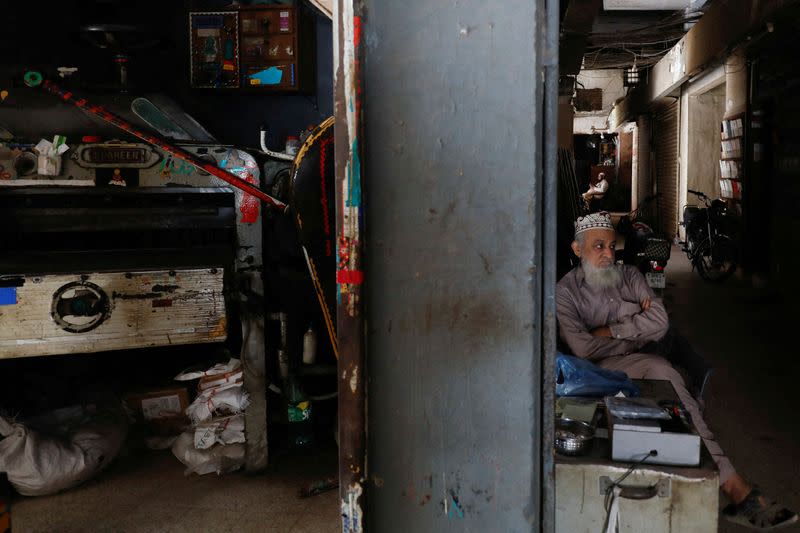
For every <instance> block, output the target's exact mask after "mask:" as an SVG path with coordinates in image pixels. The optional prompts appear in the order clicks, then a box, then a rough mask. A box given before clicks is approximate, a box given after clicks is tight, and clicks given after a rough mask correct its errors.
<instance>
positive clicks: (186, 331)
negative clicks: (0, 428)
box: [0, 268, 227, 359]
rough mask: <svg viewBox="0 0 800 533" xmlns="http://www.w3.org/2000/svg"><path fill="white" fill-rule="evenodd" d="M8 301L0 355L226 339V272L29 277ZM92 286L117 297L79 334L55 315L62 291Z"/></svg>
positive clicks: (0, 310) (1, 317)
mask: <svg viewBox="0 0 800 533" xmlns="http://www.w3.org/2000/svg"><path fill="white" fill-rule="evenodd" d="M23 279H24V283H23V284H22V286H20V287H18V288H17V289H16V300H17V302H16V304H10V305H1V306H0V359H6V358H12V357H27V356H38V355H54V354H67V353H82V352H99V351H106V350H118V349H125V348H143V347H150V346H166V345H170V344H192V343H202V342H217V341H224V340H225V338H226V336H227V327H226V320H227V319H226V312H225V300H224V297H223V269H222V268H210V269H196V270H177V271H173V272H172V273H170V272H169V271H148V272H130V273H125V272H116V273H93V274H86V275H78V274H70V275H43V276H30V275H28V276H24V277H23ZM75 282H78V283H81V282H82V283H91V284H93V286H96V287H99V288H100V289H101V290H102V291H103V292H104V293H105V294H106V295H107V296H108V300H109V311H108V313H107V316H106V317H105V319H104V320H103V321H102V322H101V323H99V324H98V325H97V326H96V327H95V328H94V329H91V330H89V331H85V332H79V333H72V332H69V331H66V330H65V329H64V328H63V327H62V326H60V325H59V324H58V323H57V322H56V320H54V318H53V315H52V309H53V299H54V294H55V293H56V292H57V291H58V290H59V289H60V288H62V287H64V286H65V285H67V284H70V283H75Z"/></svg>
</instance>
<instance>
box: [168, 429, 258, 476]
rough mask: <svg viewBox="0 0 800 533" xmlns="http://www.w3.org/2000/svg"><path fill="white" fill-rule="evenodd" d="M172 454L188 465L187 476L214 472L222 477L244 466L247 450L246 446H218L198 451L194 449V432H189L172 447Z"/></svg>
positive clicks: (182, 435) (183, 434)
mask: <svg viewBox="0 0 800 533" xmlns="http://www.w3.org/2000/svg"><path fill="white" fill-rule="evenodd" d="M172 453H173V454H174V455H175V457H177V458H178V460H179V461H180V462H182V463H183V464H184V465H186V470H185V471H184V474H185V475H187V476H188V475H189V474H191V473H196V474H199V475H201V476H202V475H204V474H210V473H212V472H216V473H217V475H221V474H227V473H228V472H233V471H235V470H238V469H240V468H241V467H242V466H243V465H244V454H245V448H244V444H228V445H226V446H222V445H220V444H216V445H214V446H212V447H211V448H208V449H205V450H197V449H195V447H194V431H187V432H185V433H182V434H181V435H180V437H178V440H176V441H175V444H173V445H172Z"/></svg>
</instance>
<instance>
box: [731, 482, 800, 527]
mask: <svg viewBox="0 0 800 533" xmlns="http://www.w3.org/2000/svg"><path fill="white" fill-rule="evenodd" d="M762 498H764V496H763V494H761V491H760V490H758V489H757V488H754V489H753V490H751V491H750V494H748V495H747V497H746V498H745V499H744V500H743V501H742V502H741V503H738V504H735V503H732V504H730V505H728V506H726V507H725V508H724V509H723V510H722V516H723V517H725V519H727V520H729V521H730V522H733V523H734V524H739V525H741V526H744V527H748V528H751V529H755V530H758V531H774V530H776V529H780V528H783V527H786V526H789V525H791V524H794V523H795V522H797V513H795V512H792V511H790V510H789V509H787V508H786V507H784V506H782V505H780V504H779V503H778V502H775V501H773V502H772V503H767V504H762V503H761V499H762ZM765 501H768V500H766V499H765Z"/></svg>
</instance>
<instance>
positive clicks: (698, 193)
mask: <svg viewBox="0 0 800 533" xmlns="http://www.w3.org/2000/svg"><path fill="white" fill-rule="evenodd" d="M687 192H690V193H692V194H694V195H697V196H699V197H700V198H708V196H706V195H705V194H703V193H702V192H700V191H693V190H692V189H688V190H687Z"/></svg>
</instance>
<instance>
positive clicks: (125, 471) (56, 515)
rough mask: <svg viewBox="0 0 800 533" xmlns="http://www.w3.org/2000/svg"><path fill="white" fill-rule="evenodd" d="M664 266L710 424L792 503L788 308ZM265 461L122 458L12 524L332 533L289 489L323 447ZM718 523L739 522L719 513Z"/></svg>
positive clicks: (328, 511) (326, 467)
mask: <svg viewBox="0 0 800 533" xmlns="http://www.w3.org/2000/svg"><path fill="white" fill-rule="evenodd" d="M667 272H668V274H667V279H668V287H667V289H666V291H665V294H664V299H665V301H666V303H667V307H668V309H669V311H670V315H671V320H672V323H673V325H675V326H677V327H678V328H679V330H680V331H681V332H682V333H683V334H684V335H685V336H686V337H688V338H689V339H690V341H691V342H692V343H693V345H694V346H695V348H696V349H697V350H698V351H699V352H701V353H702V354H704V355H705V356H706V358H707V359H709V361H711V362H712V364H713V365H714V366H715V369H716V370H715V374H714V376H713V377H712V378H711V381H710V384H709V388H708V390H707V393H706V419H707V421H708V423H709V425H710V427H711V428H712V430H713V431H714V432H715V433H716V434H717V437H718V440H719V442H720V443H721V445H722V446H723V449H725V450H726V451H727V453H728V455H729V456H730V457H731V459H732V461H733V463H734V465H735V466H736V467H737V469H738V470H739V472H740V473H741V474H742V475H744V476H745V477H746V478H747V479H749V480H752V481H753V482H755V483H757V484H759V485H760V486H761V487H762V488H763V490H764V491H766V492H767V493H768V494H769V495H773V496H774V497H777V498H779V499H780V500H781V501H782V502H783V503H785V504H786V505H789V506H790V507H791V508H793V509H795V510H798V509H800V468H798V466H797V462H798V459H800V457H798V452H800V424H799V423H800V417H799V416H798V408H800V398H798V397H797V396H795V392H796V391H800V350H798V341H797V332H798V330H800V328H798V326H797V325H795V324H794V323H793V322H794V321H795V314H794V312H793V311H792V309H791V308H787V307H784V306H783V305H782V304H781V303H780V301H779V299H778V298H777V297H776V296H775V294H774V293H771V292H769V291H764V290H756V289H753V288H752V287H751V286H750V285H749V284H748V283H745V282H744V281H742V280H738V279H735V278H734V279H731V280H729V281H727V282H726V283H724V284H722V285H711V284H708V283H705V282H704V281H702V280H701V279H700V277H699V276H698V275H697V273H695V272H692V271H691V269H690V267H689V265H688V263H687V261H686V258H685V256H684V255H683V254H682V253H681V252H680V251H679V250H678V249H677V248H674V249H673V255H672V259H671V260H670V262H669V266H668V271H667ZM275 463H276V465H277V466H276V467H275V468H274V469H273V470H272V471H271V472H269V473H268V474H266V475H262V476H254V477H250V476H246V475H244V474H232V475H228V476H223V477H220V478H217V477H216V476H213V475H212V476H202V477H198V476H191V477H184V476H183V473H182V471H183V468H182V465H180V464H179V463H178V462H177V460H175V458H174V457H172V455H171V454H169V453H161V454H155V455H150V456H148V457H137V458H126V459H123V460H120V461H118V462H117V463H116V464H115V465H113V466H112V468H111V469H110V470H109V471H108V472H106V473H104V474H103V475H101V476H100V477H99V478H97V479H96V480H93V481H91V482H89V483H87V484H86V485H83V486H81V487H79V488H77V489H74V490H71V491H67V492H65V493H63V494H59V495H56V496H51V497H42V498H22V499H20V500H17V501H15V502H14V506H13V508H12V520H13V529H14V532H15V533H24V532H39V531H42V532H45V531H60V532H77V531H115V532H117V531H124V532H129V531H130V532H136V531H154V532H155V531H158V532H166V531H187V532H188V531H193V532H194V531H215V532H216V531H245V532H246V531H259V532H262V531H263V532H291V533H300V532H314V533H326V532H330V533H333V532H334V531H339V527H340V526H339V509H338V493H337V492H336V491H333V492H328V493H325V494H323V495H319V496H315V497H312V498H308V499H300V498H298V497H297V491H298V489H299V488H300V487H302V486H303V485H304V484H307V483H309V482H311V481H314V480H317V479H320V478H324V477H326V476H329V475H331V473H332V472H334V471H335V469H336V455H335V451H332V452H328V453H324V454H321V455H320V454H315V455H308V456H306V457H303V456H300V457H293V458H286V460H277V461H275ZM721 500H724V498H721ZM725 503H727V502H724V501H722V505H725ZM792 530H800V526H798V527H797V528H795V529H792ZM719 531H721V532H724V533H728V532H730V533H736V532H742V531H746V530H745V529H742V528H739V527H737V526H734V525H731V524H729V523H727V522H725V521H724V520H722V521H721V522H720V528H719Z"/></svg>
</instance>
